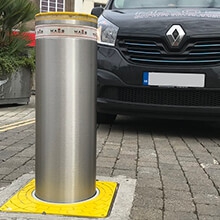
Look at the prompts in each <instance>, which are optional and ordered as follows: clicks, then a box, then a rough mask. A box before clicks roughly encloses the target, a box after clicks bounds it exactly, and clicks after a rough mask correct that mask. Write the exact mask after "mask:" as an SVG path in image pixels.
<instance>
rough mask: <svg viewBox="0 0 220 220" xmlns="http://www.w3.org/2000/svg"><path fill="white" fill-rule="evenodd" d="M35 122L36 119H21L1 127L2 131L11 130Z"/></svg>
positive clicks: (0, 130)
mask: <svg viewBox="0 0 220 220" xmlns="http://www.w3.org/2000/svg"><path fill="white" fill-rule="evenodd" d="M33 123H35V119H28V120H25V121H19V122H15V123H12V124H8V125H3V126H1V127H0V132H4V131H9V130H12V129H15V128H19V127H22V126H25V125H30V124H33Z"/></svg>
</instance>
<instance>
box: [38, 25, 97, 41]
mask: <svg viewBox="0 0 220 220" xmlns="http://www.w3.org/2000/svg"><path fill="white" fill-rule="evenodd" d="M35 33H36V39H40V38H55V37H59V38H68V37H71V38H82V39H86V40H94V41H96V40H97V29H96V28H94V27H88V26H83V25H66V24H62V25H57V24H54V25H51V24H50V25H37V26H36V28H35Z"/></svg>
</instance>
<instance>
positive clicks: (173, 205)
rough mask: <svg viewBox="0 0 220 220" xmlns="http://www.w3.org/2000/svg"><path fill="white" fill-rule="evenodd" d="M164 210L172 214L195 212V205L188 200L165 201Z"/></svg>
mask: <svg viewBox="0 0 220 220" xmlns="http://www.w3.org/2000/svg"><path fill="white" fill-rule="evenodd" d="M165 210H166V211H167V210H168V211H172V212H195V205H194V204H193V202H192V201H190V200H170V199H165Z"/></svg>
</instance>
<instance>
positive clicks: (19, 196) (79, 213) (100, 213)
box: [0, 179, 118, 218]
mask: <svg viewBox="0 0 220 220" xmlns="http://www.w3.org/2000/svg"><path fill="white" fill-rule="evenodd" d="M96 188H97V191H99V193H97V194H96V195H95V196H94V197H92V198H90V199H88V200H85V201H81V202H77V203H50V202H45V201H42V200H39V199H38V198H36V196H33V195H34V191H35V179H33V180H31V181H30V182H29V183H28V184H27V185H26V186H25V187H24V188H22V189H21V190H20V191H18V192H17V193H16V194H15V195H14V196H12V197H11V198H10V199H9V200H8V201H7V202H6V203H5V204H3V205H2V206H1V207H0V211H2V212H19V213H31V214H44V215H63V216H75V217H88V218H90V217H91V218H105V217H107V216H109V215H110V212H111V208H112V206H113V202H114V199H115V196H116V192H117V189H118V183H116V182H102V181H96Z"/></svg>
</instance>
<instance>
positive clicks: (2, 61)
mask: <svg viewBox="0 0 220 220" xmlns="http://www.w3.org/2000/svg"><path fill="white" fill-rule="evenodd" d="M36 13H37V9H36V6H35V4H34V3H33V2H31V1H30V0H0V75H6V74H9V73H12V72H14V71H16V70H17V69H18V68H19V67H22V66H23V67H30V68H31V69H33V68H34V54H33V52H31V53H30V52H27V47H26V45H27V44H28V42H29V39H27V37H26V35H24V31H27V29H26V26H25V25H26V22H28V21H30V20H32V19H34V16H35V14H36ZM14 30H16V33H15V32H14Z"/></svg>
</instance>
